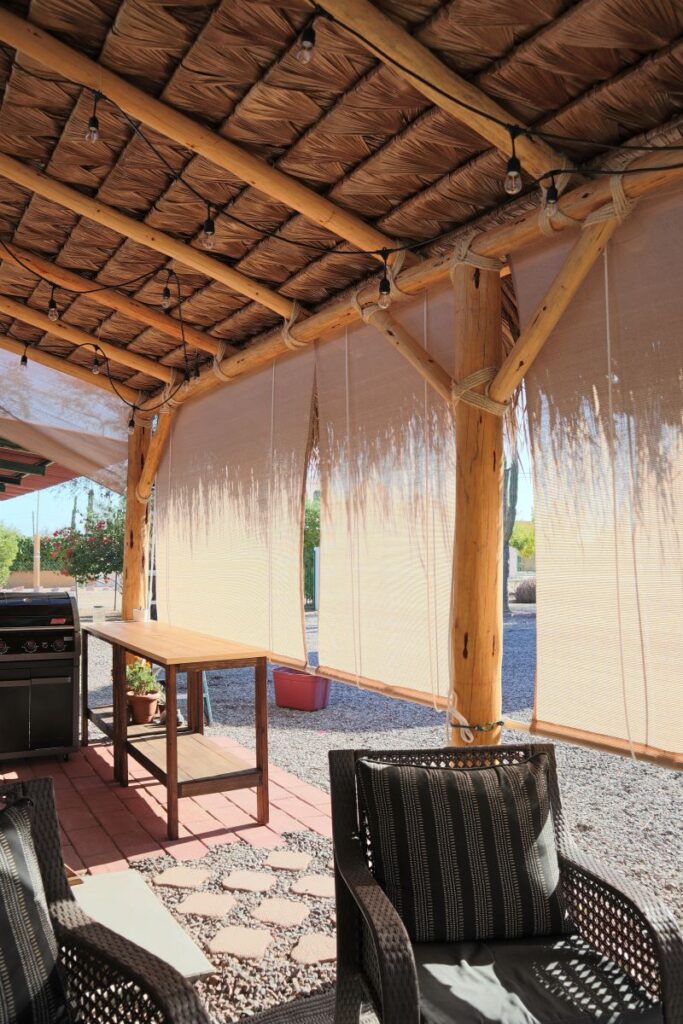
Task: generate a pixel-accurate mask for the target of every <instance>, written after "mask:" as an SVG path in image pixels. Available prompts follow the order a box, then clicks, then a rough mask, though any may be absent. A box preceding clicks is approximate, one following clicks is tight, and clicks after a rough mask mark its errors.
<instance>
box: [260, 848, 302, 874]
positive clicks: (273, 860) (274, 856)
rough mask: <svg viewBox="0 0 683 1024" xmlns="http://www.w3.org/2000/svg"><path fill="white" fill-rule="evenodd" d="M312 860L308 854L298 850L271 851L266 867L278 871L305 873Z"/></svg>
mask: <svg viewBox="0 0 683 1024" xmlns="http://www.w3.org/2000/svg"><path fill="white" fill-rule="evenodd" d="M312 859H313V858H312V857H311V855H310V853H300V852H299V851H298V850H272V851H271V853H270V855H269V856H268V860H267V861H266V866H267V867H269V868H276V869H277V870H278V871H305V870H306V868H307V867H308V865H309V864H310V863H311V860H312Z"/></svg>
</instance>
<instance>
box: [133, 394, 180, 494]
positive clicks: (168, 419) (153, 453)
mask: <svg viewBox="0 0 683 1024" xmlns="http://www.w3.org/2000/svg"><path fill="white" fill-rule="evenodd" d="M174 417H175V409H169V410H168V412H165V413H163V414H162V415H161V416H159V417H158V418H157V425H156V430H155V431H154V434H153V435H152V440H151V443H150V445H149V450H148V452H147V458H146V459H145V465H144V467H143V469H142V473H141V474H140V479H139V480H138V484H137V487H136V489H135V497H136V499H137V500H138V501H139V502H143V503H145V504H146V503H147V502H148V501H149V498H150V495H151V493H152V485H153V484H154V479H155V477H156V475H157V470H158V469H159V465H160V463H161V457H162V455H163V454H164V452H165V450H166V445H167V443H168V439H169V437H170V434H171V427H172V426H173V420H174Z"/></svg>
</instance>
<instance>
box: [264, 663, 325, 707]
mask: <svg viewBox="0 0 683 1024" xmlns="http://www.w3.org/2000/svg"><path fill="white" fill-rule="evenodd" d="M273 682H274V684H275V703H276V704H277V706H278V707H279V708H293V709H294V710H295V711H322V709H323V708H326V707H327V705H328V704H329V703H330V680H329V679H328V678H327V677H326V676H314V675H309V674H308V672H297V670H296V669H295V668H276V669H274V670H273Z"/></svg>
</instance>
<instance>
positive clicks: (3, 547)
mask: <svg viewBox="0 0 683 1024" xmlns="http://www.w3.org/2000/svg"><path fill="white" fill-rule="evenodd" d="M18 546H19V534H18V533H17V532H16V530H12V529H11V528H10V527H9V526H4V525H3V524H2V523H0V587H2V586H4V585H5V583H6V582H7V578H8V576H9V573H10V567H11V565H12V563H13V561H14V559H15V558H16V557H17V548H18Z"/></svg>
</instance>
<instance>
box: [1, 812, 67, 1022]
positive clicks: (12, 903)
mask: <svg viewBox="0 0 683 1024" xmlns="http://www.w3.org/2000/svg"><path fill="white" fill-rule="evenodd" d="M30 808H31V801H30V800H28V799H26V798H22V799H20V800H17V801H15V802H14V803H13V804H10V805H9V806H7V807H5V809H4V810H2V811H0V1021H2V1024H67V1022H68V1021H69V1020H70V1015H69V1011H68V1008H67V1003H66V996H65V992H64V987H63V985H62V982H61V978H60V974H59V967H58V965H57V955H58V947H57V940H56V938H55V934H54V931H53V929H52V925H51V923H50V916H49V914H48V909H47V901H46V899H45V891H44V889H43V882H42V879H41V877H40V869H39V867H38V861H37V859H36V851H35V848H34V846H33V837H32V834H31V815H30Z"/></svg>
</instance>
